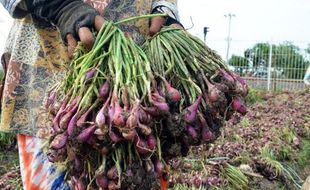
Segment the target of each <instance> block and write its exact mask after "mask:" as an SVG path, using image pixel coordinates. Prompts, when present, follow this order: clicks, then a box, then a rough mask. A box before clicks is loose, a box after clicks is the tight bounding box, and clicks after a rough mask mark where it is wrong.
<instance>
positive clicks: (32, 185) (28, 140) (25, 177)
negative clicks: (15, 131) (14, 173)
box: [17, 134, 71, 190]
mask: <svg viewBox="0 0 310 190" xmlns="http://www.w3.org/2000/svg"><path fill="white" fill-rule="evenodd" d="M45 142H46V141H45V140H43V139H40V138H36V137H31V136H26V135H21V134H20V135H17V143H18V149H19V161H20V171H21V177H22V182H23V189H24V190H70V189H71V188H70V187H69V185H68V184H67V182H66V181H65V172H64V171H61V170H60V167H56V165H55V164H52V163H50V162H49V161H48V159H47V156H46V154H45V153H44V152H43V151H44V150H43V145H44V143H45Z"/></svg>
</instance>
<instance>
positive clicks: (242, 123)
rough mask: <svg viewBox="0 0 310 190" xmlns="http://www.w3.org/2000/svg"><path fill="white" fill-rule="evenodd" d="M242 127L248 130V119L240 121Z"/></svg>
mask: <svg viewBox="0 0 310 190" xmlns="http://www.w3.org/2000/svg"><path fill="white" fill-rule="evenodd" d="M240 125H241V126H242V127H244V128H248V127H250V121H249V119H248V118H243V119H242V120H241V121H240Z"/></svg>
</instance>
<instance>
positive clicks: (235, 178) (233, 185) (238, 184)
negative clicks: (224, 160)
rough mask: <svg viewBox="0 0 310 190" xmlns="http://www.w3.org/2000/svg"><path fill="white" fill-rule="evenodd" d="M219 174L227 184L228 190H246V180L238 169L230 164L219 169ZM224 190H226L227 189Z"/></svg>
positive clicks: (247, 182)
mask: <svg viewBox="0 0 310 190" xmlns="http://www.w3.org/2000/svg"><path fill="white" fill-rule="evenodd" d="M221 174H222V175H223V177H224V178H225V179H226V180H227V182H228V187H227V188H228V189H235V190H245V189H248V184H249V181H248V178H247V177H246V176H245V175H244V174H243V173H242V171H241V170H240V169H238V168H237V167H235V166H232V165H230V164H225V165H224V166H223V167H222V169H221ZM227 188H226V189H227Z"/></svg>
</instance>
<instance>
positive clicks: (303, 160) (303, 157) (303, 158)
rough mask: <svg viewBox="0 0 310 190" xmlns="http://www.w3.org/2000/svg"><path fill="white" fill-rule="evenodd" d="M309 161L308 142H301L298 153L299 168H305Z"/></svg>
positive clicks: (309, 145)
mask: <svg viewBox="0 0 310 190" xmlns="http://www.w3.org/2000/svg"><path fill="white" fill-rule="evenodd" d="M309 159H310V140H303V141H302V149H301V151H300V152H299V153H298V164H299V165H300V166H301V167H305V166H306V165H308V164H309V163H310V162H309Z"/></svg>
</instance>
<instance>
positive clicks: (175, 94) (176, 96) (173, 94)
mask: <svg viewBox="0 0 310 190" xmlns="http://www.w3.org/2000/svg"><path fill="white" fill-rule="evenodd" d="M162 79H163V81H164V84H165V86H166V91H167V92H166V97H167V99H168V101H169V102H172V103H176V102H179V101H180V100H181V93H180V92H179V91H178V90H177V89H175V88H173V87H172V86H171V84H170V83H169V82H168V81H167V80H166V79H164V78H162Z"/></svg>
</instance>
